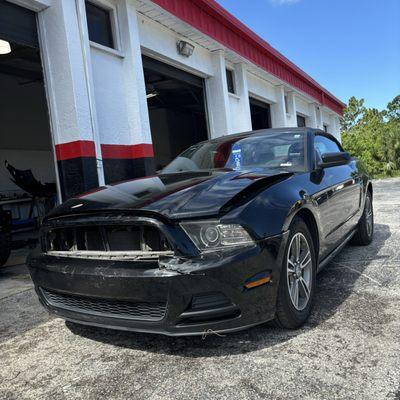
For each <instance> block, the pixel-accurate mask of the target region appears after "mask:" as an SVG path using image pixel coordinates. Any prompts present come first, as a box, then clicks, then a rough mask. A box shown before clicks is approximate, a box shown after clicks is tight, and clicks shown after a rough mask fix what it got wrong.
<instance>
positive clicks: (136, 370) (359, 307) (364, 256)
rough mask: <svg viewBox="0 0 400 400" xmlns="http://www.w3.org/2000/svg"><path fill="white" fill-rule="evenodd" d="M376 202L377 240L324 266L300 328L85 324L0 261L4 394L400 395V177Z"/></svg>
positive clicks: (377, 190)
mask: <svg viewBox="0 0 400 400" xmlns="http://www.w3.org/2000/svg"><path fill="white" fill-rule="evenodd" d="M374 208H375V239H374V242H373V243H372V244H371V245H370V246H368V247H354V246H348V247H346V248H345V249H344V250H343V251H342V253H341V254H340V255H338V256H337V257H336V258H335V259H334V260H333V261H332V262H331V263H330V265H329V266H327V268H326V269H325V270H324V271H323V272H321V274H319V276H318V278H317V284H318V290H317V294H316V303H315V307H314V309H313V312H312V315H311V318H310V320H309V322H308V323H307V324H306V325H305V326H304V327H303V328H301V329H300V330H298V331H286V330H278V329H273V328H271V327H269V326H266V325H262V326H258V327H256V328H252V329H249V330H247V331H243V332H240V333H236V334H230V335H225V336H216V335H210V336H207V337H205V338H201V337H188V338H170V337H165V336H157V335H149V334H139V333H126V332H118V331H111V330H105V329H96V328H88V327H81V326H77V325H72V324H68V323H65V322H64V321H63V320H61V319H57V318H54V317H53V316H50V315H48V314H47V312H46V311H45V310H44V309H43V308H42V307H41V306H40V304H39V302H38V300H37V298H36V295H35V293H34V290H33V288H32V284H31V282H30V279H29V277H28V275H27V270H26V267H25V266H24V265H23V264H18V262H17V265H10V266H8V267H3V268H0V399H19V400H20V399H54V400H56V399H85V400H90V399H124V400H125V399H154V400H155V399H163V400H164V399H179V400H184V399H190V400H195V399H213V400H216V399H243V400H244V399H296V400H297V399H363V400H364V399H365V400H366V399H374V400H378V399H397V400H400V251H399V250H400V179H390V180H380V181H375V182H374ZM17 260H18V257H17ZM19 260H20V261H19V263H21V257H20V259H19ZM22 261H23V259H22Z"/></svg>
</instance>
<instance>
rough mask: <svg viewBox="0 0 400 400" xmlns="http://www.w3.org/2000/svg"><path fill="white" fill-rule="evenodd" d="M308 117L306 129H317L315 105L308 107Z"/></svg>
mask: <svg viewBox="0 0 400 400" xmlns="http://www.w3.org/2000/svg"><path fill="white" fill-rule="evenodd" d="M308 109H309V114H310V116H309V117H308V118H307V119H308V121H307V122H308V127H309V128H318V118H317V107H316V104H315V103H310V104H309V105H308Z"/></svg>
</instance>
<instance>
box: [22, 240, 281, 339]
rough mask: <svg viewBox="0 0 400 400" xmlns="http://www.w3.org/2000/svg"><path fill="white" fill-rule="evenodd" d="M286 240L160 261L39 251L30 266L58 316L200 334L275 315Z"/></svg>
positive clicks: (120, 326)
mask: <svg viewBox="0 0 400 400" xmlns="http://www.w3.org/2000/svg"><path fill="white" fill-rule="evenodd" d="M286 240H287V233H284V234H281V235H278V236H274V237H271V238H268V239H265V240H263V241H261V242H258V243H257V245H255V246H253V247H251V248H244V249H240V250H234V251H231V252H230V253H213V254H207V255H203V256H201V257H200V256H199V257H194V258H183V257H174V256H165V257H160V259H159V260H158V261H156V260H150V261H143V260H116V259H108V260H107V259H85V258H79V257H78V258H73V257H62V256H54V255H49V254H45V253H42V252H40V251H36V252H35V253H33V254H32V255H31V256H30V258H29V262H28V265H29V270H30V273H31V276H32V279H33V281H34V283H35V288H36V292H37V294H38V296H39V299H40V301H41V303H42V304H43V305H44V306H45V307H46V308H47V309H48V310H49V311H51V312H52V313H55V314H56V315H58V316H59V317H61V318H64V319H66V320H70V321H74V322H77V323H81V324H87V325H93V326H101V327H108V328H114V329H121V330H132V331H138V332H151V333H161V334H166V335H171V336H179V335H200V334H203V333H204V332H209V331H210V330H211V331H214V332H230V331H235V330H239V329H243V328H246V327H249V326H252V325H256V324H259V323H262V322H265V321H268V320H270V319H272V318H273V317H274V314H275V303H276V295H277V290H278V283H279V275H280V269H281V265H282V257H283V251H284V248H285V243H286ZM253 282H261V284H257V285H254V284H253ZM248 283H251V284H250V285H249V284H248Z"/></svg>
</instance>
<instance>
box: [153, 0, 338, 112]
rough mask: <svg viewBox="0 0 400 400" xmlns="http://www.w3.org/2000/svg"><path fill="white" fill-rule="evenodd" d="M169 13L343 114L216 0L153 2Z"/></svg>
mask: <svg viewBox="0 0 400 400" xmlns="http://www.w3.org/2000/svg"><path fill="white" fill-rule="evenodd" d="M152 1H153V3H155V4H157V5H158V6H160V7H161V8H163V9H164V10H166V11H167V12H168V13H170V14H172V15H174V16H175V17H177V18H179V19H180V20H182V21H184V22H185V23H187V24H189V25H191V26H192V27H194V28H195V29H197V30H198V31H199V32H202V33H203V34H205V35H207V36H209V37H210V38H212V39H213V40H215V41H217V42H219V43H220V44H221V45H223V46H224V47H226V48H228V49H230V50H232V51H233V52H235V53H237V54H238V55H239V56H241V57H243V58H244V59H246V60H248V61H250V62H251V63H253V64H255V65H256V66H257V67H259V68H261V69H262V70H264V71H266V72H268V73H269V74H271V75H273V76H275V77H276V78H278V79H279V80H281V81H283V82H285V83H287V84H288V85H290V86H291V87H293V88H296V89H298V90H300V91H301V92H303V93H305V94H307V95H308V96H310V97H311V98H313V99H315V100H316V101H317V102H318V103H319V104H321V105H322V106H324V107H327V108H329V109H330V110H332V111H334V112H335V113H337V114H339V115H342V114H343V109H344V107H345V106H346V105H345V104H344V103H343V102H341V101H340V100H339V99H337V98H336V97H335V96H334V95H333V94H331V93H330V92H329V91H328V90H326V89H325V88H323V87H322V86H321V85H320V84H319V83H318V82H316V81H315V80H314V79H313V78H311V77H310V76H309V75H308V74H306V73H305V72H304V71H303V70H301V69H300V68H299V67H297V66H296V65H295V64H294V63H292V62H291V61H290V60H288V59H287V58H286V57H285V56H283V55H282V54H281V53H279V52H278V51H277V50H276V49H274V48H273V47H272V46H271V45H270V44H269V43H267V42H266V41H265V40H263V39H262V38H260V37H259V36H258V35H256V34H255V33H254V32H253V31H251V30H250V29H249V28H247V27H246V26H245V25H244V24H243V23H241V22H240V21H239V20H238V19H236V18H235V17H234V16H233V15H231V14H230V13H229V12H228V11H226V10H225V9H224V8H223V7H221V6H220V5H219V4H218V3H217V2H216V1H214V0H152Z"/></svg>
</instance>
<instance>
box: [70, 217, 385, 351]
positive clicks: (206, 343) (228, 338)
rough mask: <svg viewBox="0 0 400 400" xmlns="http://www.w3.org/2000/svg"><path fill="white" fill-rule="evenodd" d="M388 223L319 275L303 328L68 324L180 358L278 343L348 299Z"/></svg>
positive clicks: (122, 343) (317, 321)
mask: <svg viewBox="0 0 400 400" xmlns="http://www.w3.org/2000/svg"><path fill="white" fill-rule="evenodd" d="M390 234H391V233H390V228H389V226H388V225H383V224H375V237H374V241H373V243H372V244H371V245H369V246H367V247H356V246H348V247H346V248H345V249H344V250H343V251H342V253H341V254H340V255H338V256H337V257H336V258H335V259H334V260H333V262H332V263H331V264H330V265H328V266H327V267H326V268H325V269H324V270H323V271H322V272H321V273H320V274H319V275H318V277H317V292H316V298H315V306H314V309H313V312H312V315H311V317H310V319H309V321H308V322H307V324H306V325H304V326H303V328H301V329H299V330H297V331H288V330H280V329H274V328H271V327H270V326H269V325H268V324H263V325H259V326H257V327H254V328H251V329H248V330H246V331H242V332H238V333H233V334H228V335H224V336H222V337H221V336H216V335H208V336H207V337H206V338H204V340H203V339H202V338H200V337H179V338H176V337H168V336H162V335H153V334H144V333H133V332H122V331H114V330H108V329H101V328H93V327H87V326H83V325H77V324H74V323H70V322H67V323H66V325H67V327H68V328H69V329H70V330H71V331H72V332H73V333H74V334H76V335H80V336H83V337H86V338H88V339H91V340H95V341H98V342H101V343H106V344H111V345H114V346H119V347H124V348H129V349H135V350H143V351H150V352H154V353H160V354H170V355H176V356H180V357H191V358H193V357H209V356H213V357H215V356H225V355H232V354H243V353H247V352H252V351H256V350H260V349H264V348H268V347H270V346H274V345H277V344H282V343H285V342H286V341H288V340H290V339H291V338H293V337H295V336H297V335H301V334H302V333H304V332H306V331H308V330H310V329H313V328H314V327H316V326H318V325H320V324H322V323H323V322H324V321H326V320H328V319H329V318H330V317H331V316H332V315H333V314H334V313H335V312H336V310H337V308H338V307H339V306H340V305H341V304H342V303H344V302H345V300H346V299H347V298H348V297H349V295H350V294H351V293H352V291H353V288H354V286H355V284H356V282H357V280H358V279H359V277H360V275H361V274H362V273H363V271H364V270H365V268H366V267H367V266H368V265H369V264H370V262H371V261H372V260H376V259H378V258H379V256H378V253H379V251H380V249H381V248H382V247H383V246H384V244H385V242H386V240H387V239H388V238H389V237H390ZM342 261H343V262H345V263H348V264H351V266H352V267H351V269H337V268H334V266H335V263H337V262H342Z"/></svg>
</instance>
